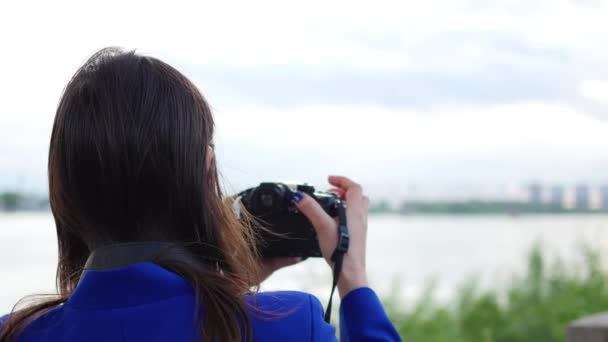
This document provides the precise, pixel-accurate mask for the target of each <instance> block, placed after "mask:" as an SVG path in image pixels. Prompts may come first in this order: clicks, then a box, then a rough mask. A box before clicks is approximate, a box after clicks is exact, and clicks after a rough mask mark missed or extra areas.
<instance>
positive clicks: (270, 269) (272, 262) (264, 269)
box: [260, 257, 302, 283]
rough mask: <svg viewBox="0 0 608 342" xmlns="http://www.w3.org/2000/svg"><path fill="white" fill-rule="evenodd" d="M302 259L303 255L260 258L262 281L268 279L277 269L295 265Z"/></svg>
mask: <svg viewBox="0 0 608 342" xmlns="http://www.w3.org/2000/svg"><path fill="white" fill-rule="evenodd" d="M300 261H302V258H301V257H289V258H287V257H285V258H282V257H276V258H261V259H260V283H261V282H263V281H264V280H266V279H268V277H270V275H271V274H272V273H274V272H275V271H277V270H279V269H281V268H283V267H287V266H291V265H295V264H297V263H299V262H300Z"/></svg>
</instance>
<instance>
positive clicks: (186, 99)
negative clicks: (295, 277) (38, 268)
mask: <svg viewBox="0 0 608 342" xmlns="http://www.w3.org/2000/svg"><path fill="white" fill-rule="evenodd" d="M213 130H214V123H213V117H212V115H211V111H210V109H209V106H208V104H207V102H206V101H205V99H204V98H203V96H202V95H201V93H200V92H199V91H198V89H197V88H196V87H195V86H194V85H193V84H192V83H191V82H190V81H189V80H188V79H187V78H186V77H185V76H184V75H182V74H181V73H180V72H179V71H177V70H176V69H174V68H172V67H171V66H169V65H167V64H166V63H164V62H162V61H160V60H158V59H156V58H152V57H147V56H141V55H138V54H136V53H134V52H125V51H123V50H121V49H118V48H106V49H103V50H101V51H99V52H97V53H96V54H95V55H93V56H92V57H91V58H90V59H89V60H88V61H87V62H86V63H85V64H84V65H83V66H82V67H81V68H80V69H79V70H78V71H77V72H76V74H75V75H74V76H73V78H72V79H71V80H70V82H69V83H68V85H67V87H66V89H65V91H64V94H63V96H62V98H61V101H60V103H59V106H58V109H57V113H56V116H55V122H54V125H53V132H52V136H51V143H50V149H49V160H48V178H49V192H50V203H51V209H52V212H53V216H54V218H55V224H56V229H57V240H58V247H59V262H58V267H57V287H58V295H57V296H56V297H55V298H52V299H45V300H43V301H42V302H41V303H38V304H36V305H33V306H30V307H28V308H26V309H23V310H18V311H15V310H14V312H13V313H12V314H11V315H10V318H9V320H8V322H7V323H6V325H5V327H4V329H3V330H2V332H0V340H1V341H10V340H13V339H14V338H15V337H16V336H17V335H18V334H19V333H20V332H21V331H22V330H23V329H24V328H25V326H27V324H28V323H29V322H31V321H32V320H33V319H35V318H36V317H38V316H40V315H42V314H44V312H46V311H47V310H48V309H50V308H52V307H53V306H56V305H58V304H61V303H64V302H65V301H66V300H67V299H68V297H69V296H70V294H71V293H72V292H73V291H74V289H75V288H76V285H77V283H78V280H79V279H80V276H81V274H82V272H83V267H84V264H85V262H86V259H87V257H88V256H89V253H90V252H91V251H92V250H94V249H95V248H97V247H99V246H103V245H108V244H112V243H120V242H133V241H171V242H175V243H178V244H180V245H183V246H184V247H186V248H188V249H189V250H190V251H191V252H192V253H193V254H195V255H197V256H198V259H199V260H200V261H201V264H200V265H197V266H194V265H189V264H184V263H178V262H172V261H171V260H164V261H163V260H159V261H158V263H159V264H160V265H161V266H163V267H165V268H167V269H169V270H171V271H173V272H175V273H177V274H180V275H181V276H183V277H184V278H185V279H186V280H187V281H188V282H189V283H190V284H191V285H192V286H193V288H194V291H195V294H196V301H197V302H198V304H199V306H198V307H202V306H204V308H205V310H204V311H205V314H204V317H201V318H200V336H201V339H204V340H206V341H216V340H221V341H241V340H243V339H251V335H252V333H251V325H250V322H249V319H248V316H247V310H248V308H247V307H246V304H245V302H246V301H245V300H244V296H245V295H246V294H247V293H248V292H249V291H250V287H251V286H252V285H254V284H255V283H256V281H257V279H258V272H259V271H258V263H257V259H256V256H255V251H254V250H253V248H252V246H253V245H254V244H253V238H254V237H253V233H252V230H251V228H250V227H248V226H247V225H244V224H242V223H240V222H239V220H237V219H236V218H235V217H234V214H233V213H232V211H231V208H230V207H229V206H227V205H226V203H224V200H223V195H222V189H221V187H220V184H219V181H218V173H217V169H216V166H215V159H214V158H213V157H212V154H210V151H211V149H212V146H213ZM201 265H202V267H201ZM243 326H244V327H245V329H243ZM244 333H245V334H246V335H245V336H244Z"/></svg>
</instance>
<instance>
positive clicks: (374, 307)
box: [0, 262, 401, 342]
mask: <svg viewBox="0 0 608 342" xmlns="http://www.w3.org/2000/svg"><path fill="white" fill-rule="evenodd" d="M248 300H252V299H251V298H249V299H248ZM194 305H195V301H194V293H193V289H192V287H191V286H190V285H189V284H188V282H186V280H184V279H183V278H181V277H180V276H178V275H176V274H174V273H172V272H170V271H168V270H166V269H164V268H162V267H160V266H158V265H156V264H154V263H151V262H142V263H136V264H132V265H129V266H126V267H121V268H115V269H110V270H86V271H85V272H84V273H83V276H82V278H81V281H80V283H79V284H78V287H77V288H76V290H75V291H74V293H73V294H72V296H71V297H70V298H69V299H68V301H67V302H66V303H65V304H63V305H60V306H57V307H55V308H54V309H52V310H51V311H49V312H48V313H46V314H45V315H43V316H41V317H40V318H37V319H36V320H34V321H33V322H32V323H31V324H30V325H29V326H27V328H26V329H25V331H24V332H23V333H22V335H21V337H20V338H19V339H18V341H19V342H30V341H112V342H115V341H116V342H117V341H146V342H156V341H159V342H160V341H163V342H165V341H198V334H197V328H196V324H195V322H194V320H193V312H194V311H195V310H194V309H195V308H194ZM256 305H257V306H258V307H260V308H261V309H262V310H265V311H271V312H276V311H277V310H281V311H282V310H284V311H290V310H293V313H290V314H289V315H287V316H286V317H280V318H276V319H271V320H264V319H259V318H258V319H256V317H255V315H251V322H252V328H253V334H254V341H336V335H335V328H334V327H333V326H331V325H329V324H327V323H325V321H324V320H323V308H322V306H321V303H320V302H319V300H318V299H317V298H316V297H314V296H312V295H310V294H307V293H302V292H261V293H259V294H258V295H257V299H256ZM6 318H7V316H4V317H3V318H1V319H0V326H1V325H2V321H3V320H6ZM340 337H341V340H342V341H353V342H354V341H400V340H401V339H400V337H399V334H398V333H397V331H396V330H395V328H394V327H393V325H392V324H391V322H390V321H389V319H388V317H387V315H386V313H385V312H384V309H383V307H382V304H381V303H380V301H379V300H378V297H377V296H376V294H375V293H374V292H373V291H372V290H371V289H369V288H360V289H356V290H354V291H352V292H350V293H349V294H348V295H347V296H346V297H345V298H344V299H343V300H342V303H341V306H340Z"/></svg>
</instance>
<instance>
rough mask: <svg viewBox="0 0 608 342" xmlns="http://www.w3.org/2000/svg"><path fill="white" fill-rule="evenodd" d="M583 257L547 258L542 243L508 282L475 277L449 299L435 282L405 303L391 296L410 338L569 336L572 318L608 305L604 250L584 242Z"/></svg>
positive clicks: (485, 341)
mask: <svg viewBox="0 0 608 342" xmlns="http://www.w3.org/2000/svg"><path fill="white" fill-rule="evenodd" d="M579 255H580V260H578V261H577V262H573V263H570V264H565V263H564V262H563V261H562V260H560V259H555V260H550V261H549V260H546V259H547V258H546V257H545V256H544V253H543V251H542V248H541V247H539V246H536V247H534V248H532V250H531V251H530V252H529V255H528V258H527V263H528V265H527V268H526V271H525V272H524V273H523V274H519V275H514V276H513V278H512V280H511V281H510V282H509V283H508V284H507V285H506V286H501V287H500V288H496V289H480V288H479V287H478V286H477V283H478V282H477V281H476V280H472V281H470V282H468V283H467V284H466V285H465V286H463V287H462V288H461V289H460V291H459V292H458V294H457V296H456V298H455V299H453V301H452V302H451V303H449V304H440V303H437V302H436V301H434V300H433V286H429V288H428V290H427V291H426V292H425V293H424V294H423V295H422V296H421V297H420V298H419V299H418V300H417V301H416V302H415V303H414V305H410V306H409V307H407V308H406V309H403V308H402V307H401V306H400V305H397V304H396V303H397V301H396V300H393V299H391V298H387V299H386V301H385V302H386V306H387V310H388V312H389V315H390V317H391V319H392V321H393V322H394V323H395V325H396V326H397V329H398V330H399V332H400V334H401V336H402V337H403V339H404V340H405V341H416V342H439V341H441V342H443V341H451V342H503V341H504V342H519V341H522V342H524V341H525V342H530V341H534V342H552V341H560V342H561V341H564V339H565V337H564V336H565V331H566V327H567V325H568V323H569V322H570V321H572V320H575V319H577V318H580V317H581V316H584V315H588V314H591V313H596V312H599V311H608V271H607V270H606V269H605V268H604V267H603V265H602V261H601V258H600V252H598V251H594V250H592V249H590V248H587V247H584V248H581V252H580V254H579Z"/></svg>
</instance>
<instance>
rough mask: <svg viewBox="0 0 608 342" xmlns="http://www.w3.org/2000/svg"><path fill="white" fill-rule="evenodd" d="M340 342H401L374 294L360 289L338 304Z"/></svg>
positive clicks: (367, 289)
mask: <svg viewBox="0 0 608 342" xmlns="http://www.w3.org/2000/svg"><path fill="white" fill-rule="evenodd" d="M340 341H342V342H347V341H348V342H359V341H366V342H368V341H370V342H371V341H378V342H380V341H382V342H389V341H401V337H400V336H399V333H398V332H397V329H395V327H394V326H393V324H392V323H391V321H390V319H389V318H388V315H387V314H386V312H385V311H384V307H382V303H381V302H380V299H378V296H377V295H376V293H375V292H374V291H373V290H372V289H370V288H368V287H362V288H358V289H356V290H353V291H351V292H350V293H349V294H347V295H346V297H344V298H343V299H342V303H341V304H340Z"/></svg>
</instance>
